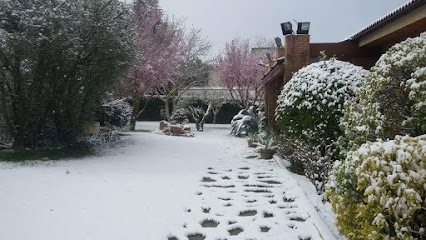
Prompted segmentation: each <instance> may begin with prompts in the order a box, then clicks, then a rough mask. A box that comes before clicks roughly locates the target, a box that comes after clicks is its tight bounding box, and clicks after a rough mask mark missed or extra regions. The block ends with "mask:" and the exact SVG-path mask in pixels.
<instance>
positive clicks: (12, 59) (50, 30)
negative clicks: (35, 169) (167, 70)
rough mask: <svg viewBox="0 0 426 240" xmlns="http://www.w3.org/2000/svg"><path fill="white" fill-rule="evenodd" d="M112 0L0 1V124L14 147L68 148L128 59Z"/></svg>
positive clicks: (124, 20)
mask: <svg viewBox="0 0 426 240" xmlns="http://www.w3.org/2000/svg"><path fill="white" fill-rule="evenodd" d="M130 30H131V26H130V21H129V10H128V9H127V7H126V6H125V5H124V4H123V3H122V2H120V1H118V0H110V1H107V0H99V1H91V0H66V1H60V0H40V1H1V2H0V31H1V34H0V42H1V43H0V66H1V68H0V109H1V111H0V112H1V113H2V114H0V118H3V119H4V121H5V122H6V125H7V129H8V132H9V134H10V135H11V136H12V138H13V140H14V145H15V146H40V145H46V144H49V145H50V144H52V143H53V144H55V145H56V144H57V145H63V144H71V143H72V142H74V141H75V139H76V138H77V137H78V136H79V134H80V131H81V129H82V126H83V125H84V124H85V123H88V122H91V121H93V119H94V117H95V110H97V109H98V107H99V105H100V103H101V100H102V98H103V96H104V94H105V93H106V92H107V91H108V90H111V86H112V85H113V84H114V81H115V80H116V79H117V78H118V76H119V74H120V73H121V72H122V71H123V70H124V68H125V67H126V66H127V64H126V63H127V61H128V60H129V59H130V57H131V56H132V54H131V53H132V50H131V49H132V48H131V45H132V34H131V32H130Z"/></svg>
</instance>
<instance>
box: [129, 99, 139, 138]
mask: <svg viewBox="0 0 426 240" xmlns="http://www.w3.org/2000/svg"><path fill="white" fill-rule="evenodd" d="M139 105H140V97H139V96H136V95H135V96H133V111H132V119H130V131H135V130H136V121H137V120H138V116H139Z"/></svg>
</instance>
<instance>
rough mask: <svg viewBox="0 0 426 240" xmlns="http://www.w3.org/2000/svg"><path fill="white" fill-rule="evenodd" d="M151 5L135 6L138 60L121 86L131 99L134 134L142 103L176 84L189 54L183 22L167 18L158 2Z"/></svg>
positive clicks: (139, 3) (155, 1)
mask: <svg viewBox="0 0 426 240" xmlns="http://www.w3.org/2000/svg"><path fill="white" fill-rule="evenodd" d="M151 2H154V3H150V4H146V3H143V2H140V1H139V2H135V6H134V15H133V20H134V24H135V26H134V27H135V31H136V39H135V45H136V49H137V57H136V59H137V60H136V61H135V63H134V65H133V67H132V68H131V70H130V71H129V72H128V74H127V76H126V77H125V78H124V80H123V81H122V83H121V86H120V89H121V91H122V92H124V93H125V94H126V95H131V96H132V100H133V114H132V118H131V123H130V129H131V130H134V129H135V124H136V120H137V119H138V117H139V116H140V115H141V113H142V112H143V110H140V106H139V105H140V100H141V99H142V98H143V97H144V96H146V95H154V94H156V92H157V91H158V89H159V88H161V86H164V85H166V84H167V83H168V82H173V81H174V80H173V78H172V75H173V74H174V73H175V72H176V71H177V68H178V66H179V63H180V61H181V60H182V58H183V56H184V53H185V50H186V44H185V38H184V31H183V27H182V22H181V21H172V20H170V19H168V18H166V17H165V16H164V14H163V12H162V10H161V9H159V8H158V1H157V0H154V1H151Z"/></svg>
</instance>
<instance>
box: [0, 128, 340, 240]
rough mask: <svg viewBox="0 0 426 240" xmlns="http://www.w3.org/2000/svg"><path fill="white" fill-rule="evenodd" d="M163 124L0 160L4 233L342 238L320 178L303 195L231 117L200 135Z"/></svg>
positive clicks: (46, 237) (52, 239) (6, 238)
mask: <svg viewBox="0 0 426 240" xmlns="http://www.w3.org/2000/svg"><path fill="white" fill-rule="evenodd" d="M158 125H159V123H157V122H156V123H153V122H141V123H138V125H137V129H138V130H140V131H139V132H135V133H130V134H128V136H125V137H123V139H122V140H120V141H119V142H118V143H116V145H118V146H115V147H112V148H110V149H108V150H104V153H102V154H101V155H99V156H92V157H87V158H83V159H73V160H66V161H65V160H64V161H31V162H20V163H10V162H1V161H0V213H1V214H0V239H2V240H12V239H13V240H15V239H31V240H33V239H40V240H41V239H42V240H57V239H62V240H67V239H69V240H71V239H73V240H74V239H99V240H108V239H111V240H112V239H114V240H116V239H126V240H132V239H143V240H151V239H152V240H158V239H188V237H189V239H207V240H208V239H225V238H226V239H336V236H335V234H336V229H335V228H334V226H332V224H330V222H329V221H332V219H328V220H326V221H324V220H323V219H324V218H322V217H321V216H320V215H319V214H318V213H317V211H316V210H315V209H318V207H317V206H316V207H314V205H312V200H313V199H308V197H307V196H312V192H313V191H314V190H313V186H311V189H310V190H309V192H310V194H305V192H304V189H302V188H301V187H300V186H304V185H306V183H307V182H306V181H305V183H304V184H300V182H303V181H301V180H298V181H296V180H295V179H298V178H295V177H294V176H293V175H292V174H290V173H289V172H288V171H287V170H286V169H282V168H280V166H279V165H278V164H277V162H276V161H275V160H269V161H265V160H259V159H258V158H257V157H256V154H255V151H254V149H249V148H247V147H246V145H247V142H246V140H245V139H243V138H235V137H232V136H230V135H229V131H230V125H206V127H205V131H204V132H196V133H195V137H194V138H186V137H170V136H165V135H160V134H157V133H156V132H155V131H156V129H157V128H158ZM192 127H194V126H192ZM144 130H152V132H150V133H146V132H144ZM304 188H305V187H304ZM308 188H309V187H308ZM305 191H306V189H305ZM314 201H316V200H314ZM326 214H329V213H326ZM327 222H328V223H327ZM337 238H341V237H339V236H337Z"/></svg>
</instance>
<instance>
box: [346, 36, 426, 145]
mask: <svg viewBox="0 0 426 240" xmlns="http://www.w3.org/2000/svg"><path fill="white" fill-rule="evenodd" d="M425 53H426V33H423V34H421V36H419V37H416V38H409V39H407V40H405V41H403V42H401V43H398V44H396V45H394V46H393V47H391V48H390V49H389V50H388V51H387V52H386V53H385V54H384V55H382V57H381V58H380V59H379V61H378V62H377V63H376V65H375V66H374V67H373V68H372V69H371V73H370V74H369V75H368V77H367V80H366V83H365V84H364V85H363V86H362V87H361V88H360V89H359V91H358V92H357V94H356V101H355V102H353V103H352V104H348V106H346V109H345V115H344V118H343V120H342V124H341V127H342V129H343V130H344V133H345V137H346V142H347V144H348V149H351V150H354V149H356V147H357V146H359V145H361V144H362V143H364V142H366V141H375V139H377V138H381V139H383V140H386V139H388V138H389V139H393V138H394V137H395V136H396V135H406V134H408V135H411V136H419V135H422V134H424V133H425V132H426V54H425Z"/></svg>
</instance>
